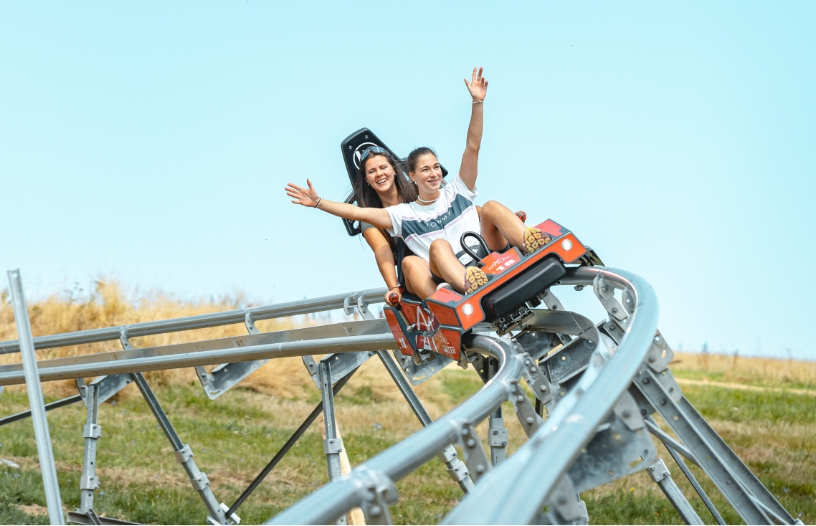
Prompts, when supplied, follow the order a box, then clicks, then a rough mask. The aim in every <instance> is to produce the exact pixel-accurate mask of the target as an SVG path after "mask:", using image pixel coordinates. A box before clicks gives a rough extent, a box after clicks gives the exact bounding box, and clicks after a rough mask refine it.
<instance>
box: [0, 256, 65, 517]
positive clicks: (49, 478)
mask: <svg viewBox="0 0 816 526" xmlns="http://www.w3.org/2000/svg"><path fill="white" fill-rule="evenodd" d="M8 278H9V285H10V289H11V303H12V306H13V308H14V321H15V322H16V324H17V339H18V341H19V342H20V354H21V355H22V359H23V372H24V373H25V381H26V392H28V403H29V405H30V406H31V420H32V421H33V422H34V438H35V439H36V440H37V455H38V457H39V459H40V470H41V471H42V478H43V486H44V489H45V501H46V504H47V505H48V519H49V520H50V521H51V524H65V519H64V517H63V514H62V498H61V497H60V489H59V482H58V480H57V468H56V464H55V463H54V451H53V450H52V449H51V435H50V433H49V432H48V419H47V418H46V417H45V402H44V400H43V394H42V386H41V385H40V373H39V371H38V369H37V355H36V354H34V336H33V335H32V334H31V322H30V321H29V319H28V309H27V307H26V301H25V295H24V294H23V284H22V280H21V279H20V271H19V270H10V271H8Z"/></svg>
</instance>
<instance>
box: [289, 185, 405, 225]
mask: <svg viewBox="0 0 816 526" xmlns="http://www.w3.org/2000/svg"><path fill="white" fill-rule="evenodd" d="M306 184H307V185H308V186H309V187H308V188H301V187H300V186H298V185H296V184H292V183H289V184H288V185H287V186H286V193H287V194H288V195H289V197H291V198H292V202H293V203H295V204H296V205H303V206H308V207H311V208H319V209H320V210H323V211H324V212H328V213H330V214H331V215H334V216H337V217H342V218H345V219H350V220H352V221H365V222H366V223H371V224H372V225H374V226H376V227H378V228H382V229H390V228H392V224H391V216H390V215H388V212H386V211H385V210H384V209H382V208H360V207H359V206H355V205H350V204H348V203H333V202H332V201H329V200H328V199H323V198H322V197H319V196H318V195H317V190H315V189H314V186H312V182H311V181H310V180H308V179H306Z"/></svg>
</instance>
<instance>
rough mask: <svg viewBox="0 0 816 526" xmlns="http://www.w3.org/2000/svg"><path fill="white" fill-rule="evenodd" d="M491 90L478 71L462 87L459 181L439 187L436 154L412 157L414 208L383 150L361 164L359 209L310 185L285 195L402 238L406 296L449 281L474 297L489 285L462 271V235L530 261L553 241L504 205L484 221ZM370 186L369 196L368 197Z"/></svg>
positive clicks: (491, 208)
mask: <svg viewBox="0 0 816 526" xmlns="http://www.w3.org/2000/svg"><path fill="white" fill-rule="evenodd" d="M487 84H488V83H487V79H485V78H484V77H483V76H482V69H481V68H474V69H473V76H472V79H471V82H468V81H467V80H465V85H466V86H467V89H468V92H469V93H470V96H471V98H472V102H473V105H472V113H471V117H470V124H469V126H468V133H467V143H466V146H465V152H464V154H462V164H461V166H460V168H459V174H458V175H457V176H456V177H454V178H453V180H452V181H451V182H450V183H449V184H447V185H444V186H442V167H441V165H440V164H439V160H438V159H437V156H436V154H435V153H434V151H433V150H431V149H430V148H418V149H416V150H414V151H413V152H411V154H410V155H409V156H408V175H409V176H410V178H411V181H412V182H413V183H414V185H415V186H416V193H417V194H418V195H417V196H416V200H415V201H411V200H408V199H405V197H406V196H407V193H406V192H399V190H398V189H397V187H396V185H395V181H399V182H403V181H401V179H400V178H401V174H399V175H398V173H399V172H400V171H399V170H398V169H397V166H398V163H397V162H396V160H395V159H393V158H392V157H391V156H390V154H389V153H388V152H387V151H386V150H385V149H384V148H380V147H372V148H368V149H367V150H365V151H363V153H362V155H361V158H360V160H361V170H362V171H363V173H362V174H360V175H362V177H359V178H358V180H359V182H358V183H357V185H356V187H355V194H357V195H358V203H360V206H355V205H351V204H347V203H334V202H331V201H328V200H327V199H323V198H321V197H319V196H318V194H317V191H316V190H315V189H314V186H312V182H311V181H310V180H308V179H307V180H306V184H307V186H308V188H302V187H300V186H297V185H295V184H292V183H289V185H288V186H287V187H286V193H287V194H288V195H289V197H291V198H292V202H293V203H295V204H300V205H303V206H311V207H314V208H320V209H321V210H323V211H325V212H328V213H330V214H333V215H336V216H339V217H343V218H345V219H349V220H355V221H360V222H361V223H368V224H369V225H371V226H372V227H376V228H378V229H381V234H382V237H383V239H385V238H386V236H385V233H387V234H388V235H390V236H395V237H400V238H402V239H403V240H404V241H405V244H406V245H407V247H408V248H409V249H410V250H411V251H413V253H414V254H415V255H410V256H407V257H405V258H404V259H403V260H402V271H403V273H404V276H405V286H406V288H407V290H408V291H409V292H411V293H413V294H416V295H417V296H420V297H421V298H427V297H428V296H430V295H431V294H433V293H434V291H435V290H436V288H437V285H438V284H441V283H442V282H445V281H446V282H447V283H448V284H450V286H451V287H453V288H454V289H455V290H457V291H459V292H464V293H466V294H469V293H471V292H473V291H475V290H476V289H478V288H479V287H481V286H482V285H484V284H486V283H487V276H486V275H485V273H484V272H483V271H482V270H481V269H480V268H478V267H476V266H469V267H465V265H464V264H463V263H462V262H461V261H460V260H459V258H458V257H457V255H456V250H454V248H453V247H454V246H458V245H459V242H460V239H461V236H462V235H463V234H464V233H465V232H479V233H480V234H481V236H482V237H483V238H484V240H485V242H486V243H487V246H488V248H489V249H491V250H502V249H504V248H506V247H507V245H508V243H509V244H511V245H513V246H515V247H517V248H519V249H520V250H522V251H523V252H525V253H531V252H534V251H536V250H538V249H539V248H541V247H543V246H544V245H546V244H547V242H548V241H549V237H548V236H547V235H546V234H543V233H542V232H541V231H540V230H538V229H536V228H525V227H524V223H522V221H521V219H519V218H518V217H517V216H516V215H515V214H514V213H513V212H511V211H510V210H509V209H508V208H507V207H505V206H504V205H502V204H500V203H498V202H496V201H489V202H487V203H485V205H484V207H482V210H481V214H480V213H479V212H478V210H477V207H476V205H475V204H474V202H473V200H474V199H475V198H476V195H477V193H478V192H477V191H476V177H477V175H478V164H479V148H480V146H481V142H482V129H483V122H484V99H485V95H487ZM366 185H368V186H369V187H370V188H371V190H366V188H365V187H366ZM358 189H359V192H358ZM366 194H369V195H368V197H366ZM375 196H376V199H375ZM360 198H362V200H360ZM364 201H365V202H364ZM368 201H372V202H374V203H375V204H374V206H375V207H376V206H377V204H379V205H380V206H384V208H380V207H376V208H367V206H369V205H368ZM376 201H379V203H376ZM364 229H365V228H364ZM365 230H366V231H368V230H371V228H367V229H365ZM364 235H365V234H364ZM369 236H370V237H371V239H369ZM369 236H366V240H367V241H369V244H371V247H372V249H374V252H375V254H376V255H377V262H378V264H379V265H380V272H381V273H382V274H383V278H385V280H386V283H387V284H388V285H389V287H390V286H391V283H390V281H392V280H393V279H394V278H396V276H395V275H394V273H393V270H389V269H387V268H385V267H387V266H388V265H393V254H392V255H391V259H390V260H389V259H388V257H387V254H386V253H385V251H386V244H385V243H383V242H382V241H381V240H380V239H379V238H378V237H377V236H376V235H375V234H374V233H372V234H369ZM372 243H373V244H372ZM472 263H475V262H472ZM394 289H396V287H394ZM391 294H393V292H392V291H389V293H388V294H387V295H386V300H387V301H388V302H389V304H391V303H392V301H394V298H393V297H392V296H391ZM397 301H398V300H397Z"/></svg>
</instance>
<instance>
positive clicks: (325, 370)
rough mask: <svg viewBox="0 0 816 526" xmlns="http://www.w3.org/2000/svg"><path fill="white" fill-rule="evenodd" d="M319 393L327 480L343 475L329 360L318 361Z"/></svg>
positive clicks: (340, 440) (340, 519) (342, 521)
mask: <svg viewBox="0 0 816 526" xmlns="http://www.w3.org/2000/svg"><path fill="white" fill-rule="evenodd" d="M320 393H321V396H322V398H323V422H324V424H325V426H326V439H325V440H323V452H324V453H325V454H326V463H327V464H328V467H329V481H332V480H335V479H339V478H340V477H342V476H343V471H342V468H341V466H340V452H341V451H343V439H341V438H338V437H337V418H336V416H335V413H334V392H333V391H332V382H331V362H330V361H324V362H320ZM345 523H346V517H345V516H343V517H340V518H339V519H338V520H337V524H345Z"/></svg>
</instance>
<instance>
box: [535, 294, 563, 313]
mask: <svg viewBox="0 0 816 526" xmlns="http://www.w3.org/2000/svg"><path fill="white" fill-rule="evenodd" d="M538 299H540V300H541V301H542V303H544V305H546V306H547V308H548V309H550V310H564V305H563V304H562V303H561V301H560V300H559V299H558V298H557V297H556V296H555V294H553V293H552V291H551V290H550V289H547V290H545V291H544V292H542V293H541V294H539V295H538Z"/></svg>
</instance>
